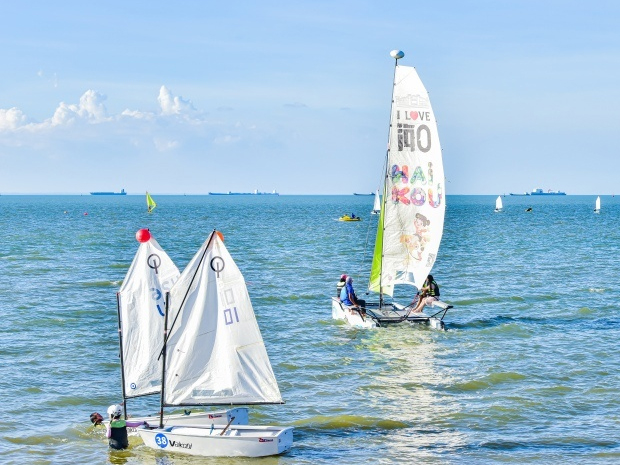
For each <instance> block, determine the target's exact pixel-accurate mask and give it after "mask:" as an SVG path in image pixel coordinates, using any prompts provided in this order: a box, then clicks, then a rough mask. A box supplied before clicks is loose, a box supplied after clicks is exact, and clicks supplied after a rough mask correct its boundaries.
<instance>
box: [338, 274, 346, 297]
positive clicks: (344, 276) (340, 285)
mask: <svg viewBox="0 0 620 465" xmlns="http://www.w3.org/2000/svg"><path fill="white" fill-rule="evenodd" d="M346 283H347V275H346V274H343V275H342V276H340V281H338V284H336V297H340V294H342V288H343V287H344V286H345V284H346Z"/></svg>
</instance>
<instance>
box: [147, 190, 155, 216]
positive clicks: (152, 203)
mask: <svg viewBox="0 0 620 465" xmlns="http://www.w3.org/2000/svg"><path fill="white" fill-rule="evenodd" d="M156 206H157V204H156V203H155V201H154V200H153V197H151V194H149V193H148V191H147V192H146V208H147V210H146V211H148V212H149V213H151V212H152V211H153V210H155V207H156Z"/></svg>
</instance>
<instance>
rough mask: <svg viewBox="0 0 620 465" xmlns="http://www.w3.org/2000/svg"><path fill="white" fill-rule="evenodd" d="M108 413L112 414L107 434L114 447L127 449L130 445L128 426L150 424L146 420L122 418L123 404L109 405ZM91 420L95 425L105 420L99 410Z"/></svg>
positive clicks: (91, 416) (110, 443) (109, 442)
mask: <svg viewBox="0 0 620 465" xmlns="http://www.w3.org/2000/svg"><path fill="white" fill-rule="evenodd" d="M108 414H109V415H110V422H109V423H108V424H107V425H106V427H107V428H106V429H107V431H106V436H107V438H108V444H109V446H110V447H111V448H112V449H119V450H120V449H127V447H129V438H128V437H127V427H128V426H129V427H130V428H137V427H138V426H146V427H147V428H148V426H149V424H148V423H147V422H146V421H126V420H121V415H122V414H123V407H122V406H121V405H110V407H108ZM90 421H91V422H92V423H93V424H94V425H95V426H97V425H100V424H101V423H102V422H103V417H102V416H101V415H99V414H98V413H97V412H95V413H93V414H91V415H90Z"/></svg>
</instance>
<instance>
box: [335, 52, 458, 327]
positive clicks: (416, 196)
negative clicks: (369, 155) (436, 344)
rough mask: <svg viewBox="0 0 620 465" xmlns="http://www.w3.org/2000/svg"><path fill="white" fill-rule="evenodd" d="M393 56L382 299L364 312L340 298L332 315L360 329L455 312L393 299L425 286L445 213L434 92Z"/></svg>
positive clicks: (378, 280)
mask: <svg viewBox="0 0 620 465" xmlns="http://www.w3.org/2000/svg"><path fill="white" fill-rule="evenodd" d="M390 55H391V56H392V57H393V58H394V59H395V60H396V64H395V68H394V81H393V83H394V84H393V91H392V109H391V112H390V126H389V133H388V134H389V135H388V150H387V154H386V163H385V165H384V166H385V172H384V183H383V199H382V202H381V213H380V217H379V221H378V225H377V235H376V239H375V250H374V255H373V261H372V267H371V270H370V283H369V290H370V291H371V292H376V293H378V294H379V300H378V302H368V303H366V307H365V311H359V310H357V309H355V308H349V307H347V306H346V305H345V304H343V303H342V302H341V301H340V299H339V298H337V297H333V298H332V317H333V318H335V319H344V320H346V321H347V323H349V324H350V325H351V326H356V327H361V328H371V327H375V326H385V325H387V324H392V323H401V322H412V323H426V324H429V325H431V326H432V327H433V328H438V329H442V328H443V327H444V322H443V318H444V316H445V315H446V312H447V311H448V309H449V308H451V306H450V305H448V304H446V303H445V302H441V301H437V302H435V303H434V304H433V306H434V307H436V308H435V309H433V310H437V312H435V313H432V314H430V315H428V314H426V313H413V312H412V308H413V306H414V305H413V303H412V304H411V305H409V306H403V305H400V304H398V303H396V302H388V301H386V297H392V296H393V293H394V286H396V285H402V284H409V285H412V286H415V287H416V288H417V289H418V290H419V289H421V287H422V285H423V283H424V281H425V280H426V278H427V276H428V274H429V273H430V271H431V269H432V267H433V264H434V263H435V259H436V258H437V252H438V250H439V244H440V242H441V236H442V233H443V222H444V214H445V208H446V202H445V194H444V192H443V189H444V183H445V181H444V174H443V164H442V160H441V146H440V144H439V137H438V135H437V123H436V121H435V116H434V113H433V110H432V108H431V103H430V100H429V96H428V93H427V91H426V89H425V88H424V85H423V84H422V81H421V80H420V78H419V77H418V74H417V72H416V70H415V68H413V67H409V66H400V65H399V64H398V60H399V59H401V58H402V57H404V53H403V52H401V51H398V50H394V51H392V52H391V54H390ZM431 308H432V307H431Z"/></svg>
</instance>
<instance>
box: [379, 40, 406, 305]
mask: <svg viewBox="0 0 620 465" xmlns="http://www.w3.org/2000/svg"><path fill="white" fill-rule="evenodd" d="M390 56H391V57H392V58H394V77H393V78H392V100H391V103H390V126H389V128H388V142H387V150H386V152H385V175H384V177H383V202H382V203H381V216H380V219H379V227H380V228H381V265H380V266H379V270H380V271H379V308H381V307H383V285H382V282H381V276H382V275H383V273H382V271H381V270H382V269H383V231H385V204H386V203H387V195H388V193H387V184H388V183H387V180H388V173H389V169H390V167H389V160H390V140H392V111H393V110H394V89H395V87H396V68H397V67H398V60H400V59H401V58H402V57H404V56H405V53H404V52H402V51H400V50H392V51H391V52H390Z"/></svg>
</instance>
